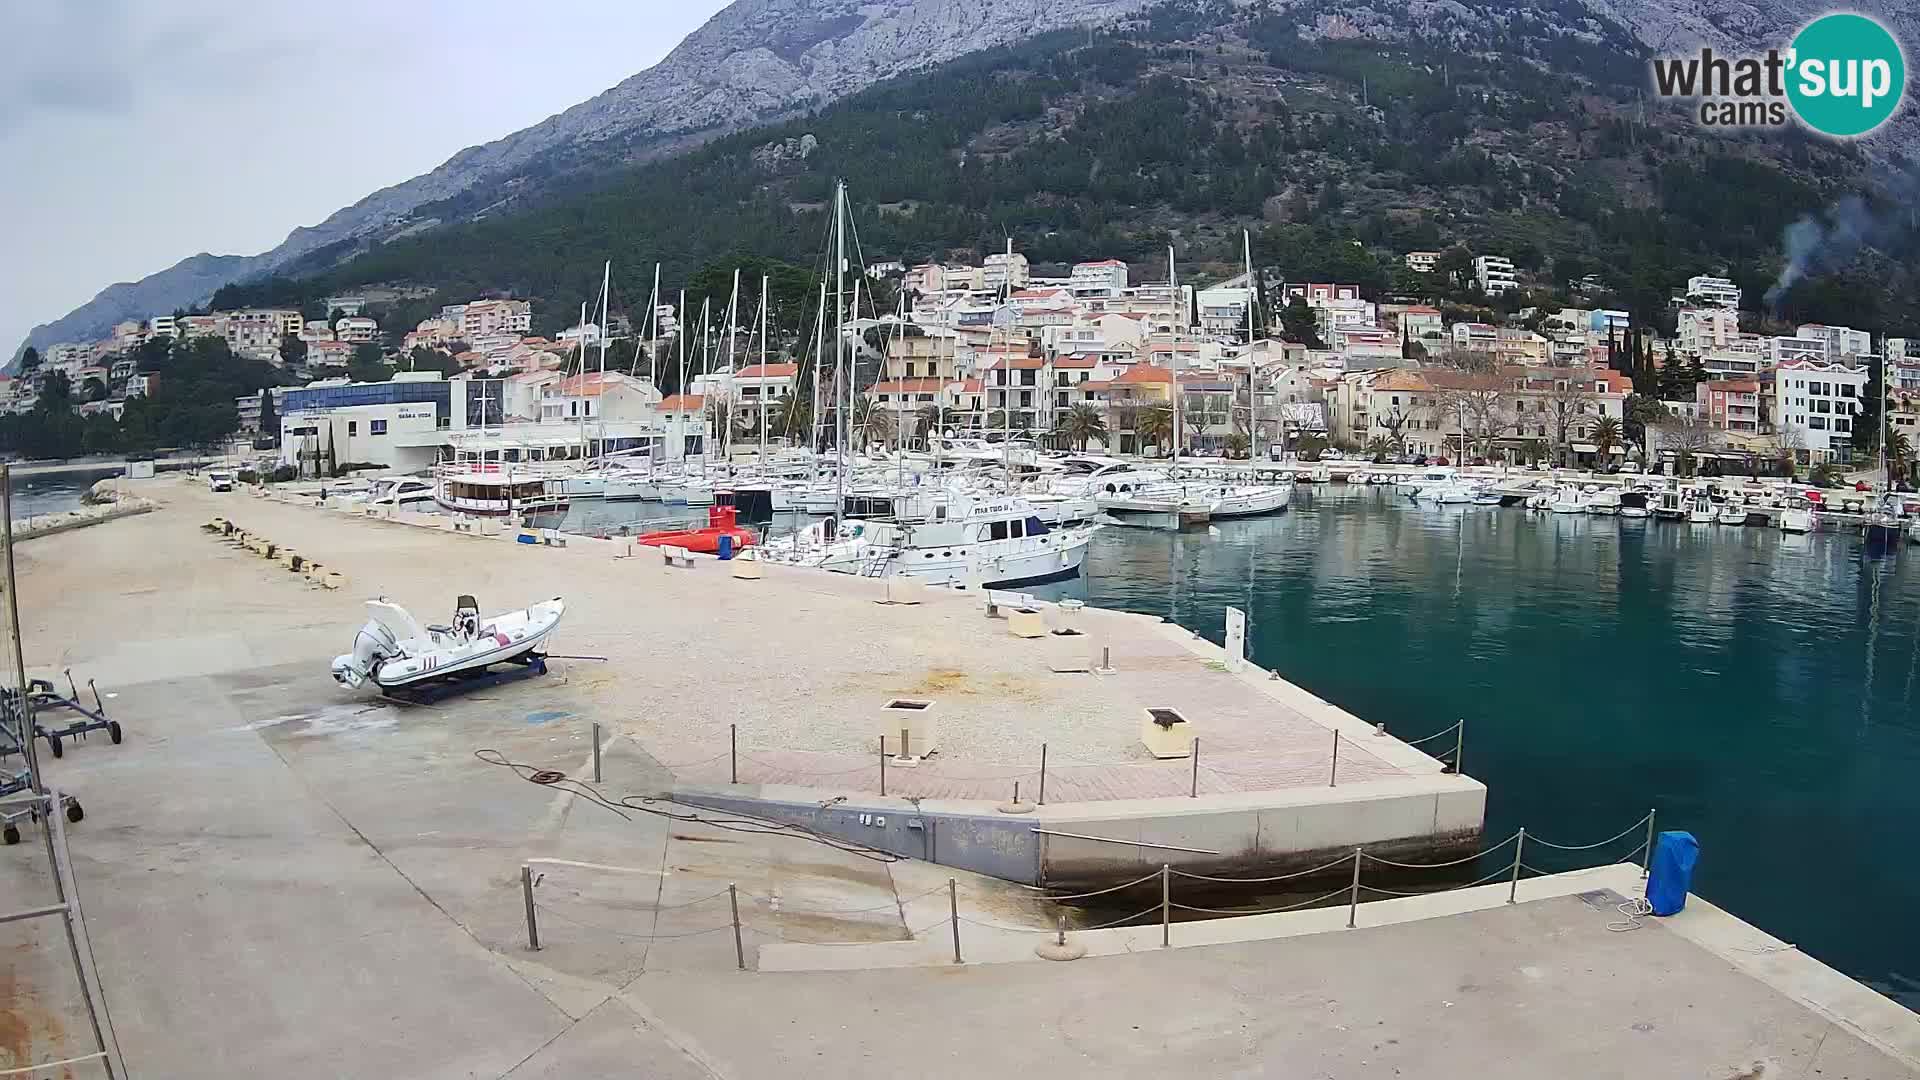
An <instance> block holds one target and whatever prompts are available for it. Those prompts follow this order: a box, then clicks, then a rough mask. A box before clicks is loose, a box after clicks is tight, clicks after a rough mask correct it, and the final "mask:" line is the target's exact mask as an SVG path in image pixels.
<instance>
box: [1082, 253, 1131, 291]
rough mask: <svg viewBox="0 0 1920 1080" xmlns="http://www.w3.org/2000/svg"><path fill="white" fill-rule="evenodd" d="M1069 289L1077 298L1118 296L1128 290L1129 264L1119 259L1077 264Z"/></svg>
mask: <svg viewBox="0 0 1920 1080" xmlns="http://www.w3.org/2000/svg"><path fill="white" fill-rule="evenodd" d="M1067 287H1068V288H1070V289H1072V290H1073V294H1074V295H1075V296H1118V295H1120V294H1121V293H1123V292H1125V291H1126V288H1127V264H1126V263H1123V262H1121V261H1120V260H1119V259H1102V260H1100V261H1099V262H1083V263H1075V264H1074V267H1073V274H1072V276H1071V277H1069V278H1068V279H1067Z"/></svg>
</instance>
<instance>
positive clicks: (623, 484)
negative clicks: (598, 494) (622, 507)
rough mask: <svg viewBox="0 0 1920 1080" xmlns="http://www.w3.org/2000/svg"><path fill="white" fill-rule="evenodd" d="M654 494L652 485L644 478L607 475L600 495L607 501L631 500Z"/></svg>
mask: <svg viewBox="0 0 1920 1080" xmlns="http://www.w3.org/2000/svg"><path fill="white" fill-rule="evenodd" d="M654 494H657V493H656V492H654V490H653V485H652V484H651V483H649V482H647V481H645V480H640V479H633V480H627V479H622V478H619V477H608V478H607V482H606V487H605V488H604V489H603V491H602V495H603V496H604V497H605V498H606V499H607V501H609V502H616V501H624V502H633V501H636V500H639V499H645V498H648V497H649V496H650V495H654Z"/></svg>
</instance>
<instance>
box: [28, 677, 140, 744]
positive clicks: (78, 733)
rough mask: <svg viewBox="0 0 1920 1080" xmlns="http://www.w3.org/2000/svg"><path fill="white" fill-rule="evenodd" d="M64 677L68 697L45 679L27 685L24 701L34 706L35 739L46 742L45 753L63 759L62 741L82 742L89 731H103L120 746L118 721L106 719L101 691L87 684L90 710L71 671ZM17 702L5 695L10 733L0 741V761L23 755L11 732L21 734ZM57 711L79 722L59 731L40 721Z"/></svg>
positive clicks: (91, 683)
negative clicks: (82, 698) (79, 740)
mask: <svg viewBox="0 0 1920 1080" xmlns="http://www.w3.org/2000/svg"><path fill="white" fill-rule="evenodd" d="M66 676H67V689H68V691H69V696H65V697H63V696H61V694H60V692H59V691H58V690H55V689H54V688H53V684H52V683H50V682H48V681H47V680H45V679H31V680H29V681H28V682H27V698H28V700H29V701H30V702H31V703H32V705H33V713H34V717H35V719H34V722H33V734H34V736H36V737H38V738H42V739H45V740H47V749H48V750H51V751H52V752H53V756H54V757H56V758H59V757H65V756H66V753H67V750H66V744H65V742H64V741H63V740H71V739H84V738H85V737H86V736H87V733H88V732H90V731H104V732H106V733H107V738H109V739H111V740H112V741H113V743H114V745H116V746H117V745H119V743H120V740H121V737H122V732H121V730H120V721H118V720H113V719H110V718H109V717H108V716H107V710H106V706H105V705H103V704H102V703H101V701H100V688H99V687H97V686H95V685H94V684H93V680H92V679H88V680H87V689H88V690H91V691H93V707H92V708H88V707H87V706H86V705H85V704H84V703H83V702H82V701H81V700H80V690H79V688H78V687H76V686H74V684H73V671H72V669H68V670H67V672H66ZM17 698H18V694H17V693H15V694H8V695H7V696H6V698H5V706H4V707H5V709H6V711H7V715H6V718H5V720H6V723H5V726H6V727H7V728H9V729H10V730H8V731H7V735H6V737H5V740H4V741H0V760H4V759H5V758H6V757H7V755H9V754H18V753H21V752H22V751H21V747H20V746H19V743H18V740H17V739H16V738H15V737H13V732H15V731H19V730H21V724H20V717H19V715H18V712H19V710H18V706H17V704H16V701H17ZM56 711H65V712H73V713H78V714H79V716H80V718H79V719H77V720H74V721H73V722H72V723H69V724H66V725H64V726H60V727H55V726H53V725H50V724H46V723H42V722H41V721H40V719H39V718H40V717H41V716H44V715H47V714H49V713H52V712H56Z"/></svg>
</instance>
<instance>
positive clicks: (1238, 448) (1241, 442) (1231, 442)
mask: <svg viewBox="0 0 1920 1080" xmlns="http://www.w3.org/2000/svg"><path fill="white" fill-rule="evenodd" d="M1225 442H1226V448H1227V453H1228V455H1230V456H1232V457H1246V456H1247V449H1248V448H1249V447H1251V446H1252V445H1253V440H1252V439H1250V438H1248V437H1247V433H1246V432H1244V431H1230V432H1228V433H1227V437H1226V440H1225Z"/></svg>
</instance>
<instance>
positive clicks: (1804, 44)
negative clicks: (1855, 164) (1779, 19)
mask: <svg viewBox="0 0 1920 1080" xmlns="http://www.w3.org/2000/svg"><path fill="white" fill-rule="evenodd" d="M1787 63H1788V66H1789V70H1788V73H1787V100H1789V101H1791V102H1792V103H1793V111H1794V112H1796V113H1798V114H1799V115H1800V119H1801V121H1802V122H1804V123H1805V124H1806V125H1807V126H1808V127H1810V128H1812V129H1813V130H1815V131H1818V132H1821V133H1823V134H1826V135H1837V136H1840V137H1842V138H1852V137H1854V136H1856V135H1865V134H1867V133H1868V132H1870V131H1872V130H1874V129H1875V128H1877V127H1879V126H1880V125H1881V124H1884V123H1886V122H1887V118H1888V117H1890V116H1892V115H1893V111H1894V110H1895V109H1898V108H1899V107H1900V102H1901V99H1902V98H1904V97H1905V96H1906V92H1907V58H1906V56H1905V54H1904V53H1902V52H1901V50H1900V43H1899V42H1898V41H1895V40H1894V39H1893V35H1892V34H1890V33H1888V32H1887V28H1886V27H1884V26H1881V25H1880V24H1879V23H1878V22H1877V21H1875V20H1873V19H1870V18H1868V17H1866V16H1865V15H1851V14H1840V15H1822V16H1821V17H1819V18H1818V19H1815V20H1813V21H1812V22H1810V23H1808V24H1807V25H1806V27H1805V28H1804V29H1802V30H1801V31H1800V33H1799V34H1797V35H1796V36H1795V37H1794V39H1793V48H1792V51H1791V52H1790V53H1789V54H1788V60H1787Z"/></svg>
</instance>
